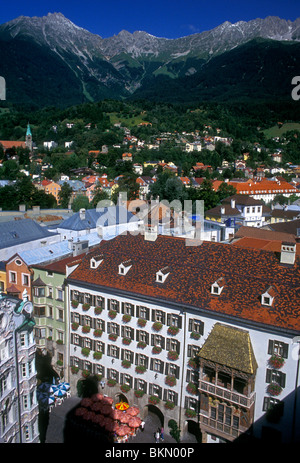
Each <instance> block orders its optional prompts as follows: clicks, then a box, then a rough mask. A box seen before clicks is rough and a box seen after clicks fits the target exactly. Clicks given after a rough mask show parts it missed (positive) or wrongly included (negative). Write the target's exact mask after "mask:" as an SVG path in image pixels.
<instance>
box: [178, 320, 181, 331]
mask: <svg viewBox="0 0 300 463" xmlns="http://www.w3.org/2000/svg"><path fill="white" fill-rule="evenodd" d="M178 328H180V329H181V328H182V317H178Z"/></svg>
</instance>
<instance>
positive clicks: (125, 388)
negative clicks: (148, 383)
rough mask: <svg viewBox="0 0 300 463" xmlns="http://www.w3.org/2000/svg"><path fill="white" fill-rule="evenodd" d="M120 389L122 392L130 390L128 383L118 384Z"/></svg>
mask: <svg viewBox="0 0 300 463" xmlns="http://www.w3.org/2000/svg"><path fill="white" fill-rule="evenodd" d="M120 389H121V391H122V392H128V391H130V389H131V387H130V386H128V384H122V385H121V386H120Z"/></svg>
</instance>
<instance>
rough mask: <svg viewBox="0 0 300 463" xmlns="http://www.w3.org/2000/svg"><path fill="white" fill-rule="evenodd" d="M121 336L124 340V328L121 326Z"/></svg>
mask: <svg viewBox="0 0 300 463" xmlns="http://www.w3.org/2000/svg"><path fill="white" fill-rule="evenodd" d="M121 336H122V338H124V326H121Z"/></svg>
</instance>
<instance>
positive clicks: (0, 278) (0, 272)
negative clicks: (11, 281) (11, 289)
mask: <svg viewBox="0 0 300 463" xmlns="http://www.w3.org/2000/svg"><path fill="white" fill-rule="evenodd" d="M0 291H1V292H5V291H6V267H5V262H0Z"/></svg>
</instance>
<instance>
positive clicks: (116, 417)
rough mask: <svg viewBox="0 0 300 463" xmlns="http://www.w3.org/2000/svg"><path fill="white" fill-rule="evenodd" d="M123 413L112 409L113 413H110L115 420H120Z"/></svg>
mask: <svg viewBox="0 0 300 463" xmlns="http://www.w3.org/2000/svg"><path fill="white" fill-rule="evenodd" d="M121 413H122V412H120V411H119V410H115V409H113V408H112V409H111V412H110V417H111V418H112V419H113V420H118V419H119V416H120V414H121Z"/></svg>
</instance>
